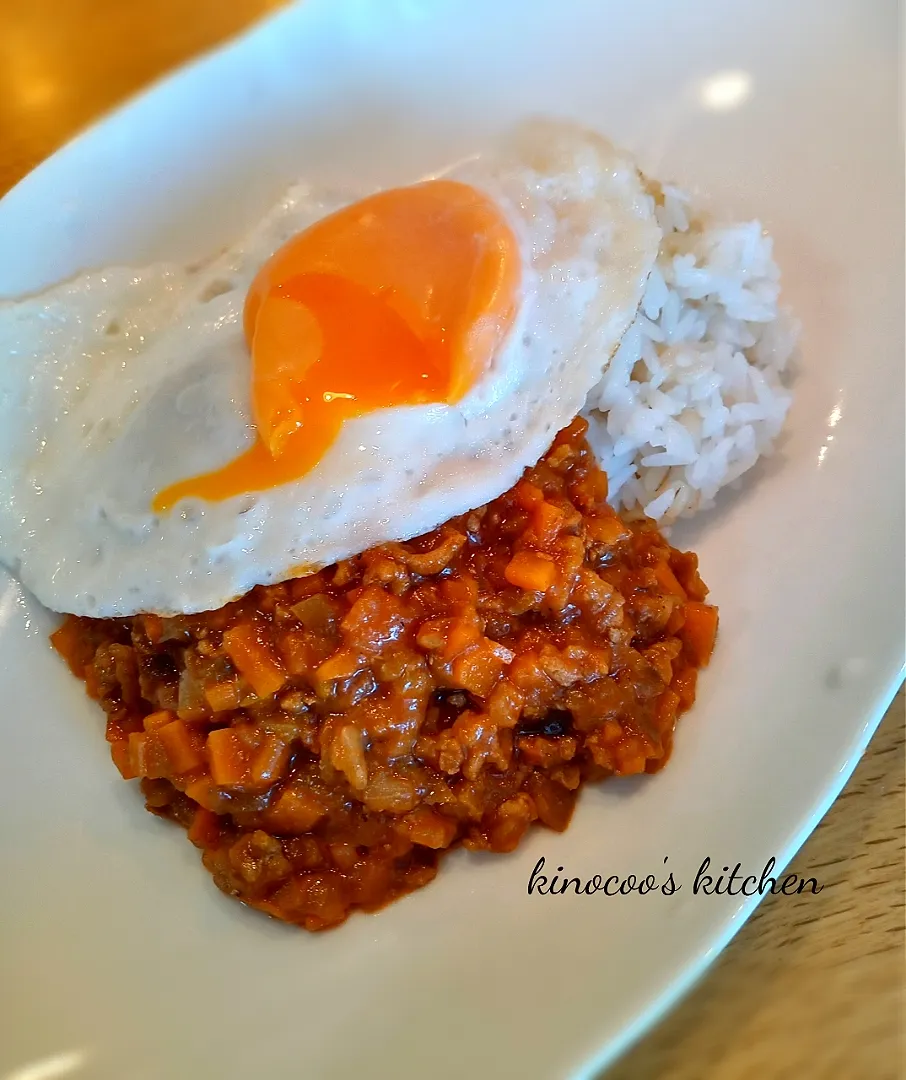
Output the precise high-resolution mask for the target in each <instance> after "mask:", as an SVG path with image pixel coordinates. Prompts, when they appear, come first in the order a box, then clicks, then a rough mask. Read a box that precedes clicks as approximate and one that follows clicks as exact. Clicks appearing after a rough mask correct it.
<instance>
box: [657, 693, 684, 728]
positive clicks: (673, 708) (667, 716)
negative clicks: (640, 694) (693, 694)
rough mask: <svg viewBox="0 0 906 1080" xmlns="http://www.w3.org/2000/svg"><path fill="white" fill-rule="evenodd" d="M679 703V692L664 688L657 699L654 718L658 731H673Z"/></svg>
mask: <svg viewBox="0 0 906 1080" xmlns="http://www.w3.org/2000/svg"><path fill="white" fill-rule="evenodd" d="M679 703H680V698H679V694H677V693H675V692H674V691H673V690H670V689H667V690H665V691H664V692H663V694H661V696H660V697H659V698H658V699H657V712H656V719H657V727H658V730H659V731H673V728H674V727H675V725H676V714H677V710H678V709H679Z"/></svg>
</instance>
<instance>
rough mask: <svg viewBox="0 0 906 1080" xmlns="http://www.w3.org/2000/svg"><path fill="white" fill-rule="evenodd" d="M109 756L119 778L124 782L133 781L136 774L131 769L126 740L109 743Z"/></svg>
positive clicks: (130, 755) (127, 741)
mask: <svg viewBox="0 0 906 1080" xmlns="http://www.w3.org/2000/svg"><path fill="white" fill-rule="evenodd" d="M110 756H111V757H112V758H113V764H114V765H115V766H116V767H117V768H118V769H119V771H120V776H122V778H123V779H124V780H134V779H135V778H136V775H137V774H136V772H135V770H134V769H133V768H132V754H131V752H130V750H129V740H128V739H117V740H116V742H111V743H110Z"/></svg>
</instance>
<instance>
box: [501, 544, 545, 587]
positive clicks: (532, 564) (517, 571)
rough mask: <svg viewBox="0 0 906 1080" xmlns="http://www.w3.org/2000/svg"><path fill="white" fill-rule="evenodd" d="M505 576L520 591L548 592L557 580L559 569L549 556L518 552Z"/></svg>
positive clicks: (538, 552) (537, 552) (505, 571)
mask: <svg viewBox="0 0 906 1080" xmlns="http://www.w3.org/2000/svg"><path fill="white" fill-rule="evenodd" d="M503 576H504V577H505V578H506V580H507V581H508V582H509V583H510V585H515V586H516V588H518V589H528V590H530V591H534V592H547V590H548V589H549V588H550V587H551V585H553V584H554V582H555V581H556V580H557V567H556V565H555V563H554V561H553V560H552V559H551V558H550V556H549V555H543V554H541V552H540V551H517V552H516V554H515V555H514V556H513V557H512V559H510V561H509V562H508V563H507V567H506V569H505V570H504V572H503Z"/></svg>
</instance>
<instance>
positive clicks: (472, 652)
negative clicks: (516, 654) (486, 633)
mask: <svg viewBox="0 0 906 1080" xmlns="http://www.w3.org/2000/svg"><path fill="white" fill-rule="evenodd" d="M512 659H513V654H512V653H511V652H509V651H508V650H503V651H502V652H501V651H500V646H496V647H495V643H494V642H492V641H488V640H487V639H485V640H484V641H483V642H481V643H479V644H478V645H474V646H472V648H470V649H467V650H466V651H465V652H464V653H461V654H460V655H459V656H458V657H457V658H456V660H454V661H453V669H452V672H451V674H452V677H453V682H454V684H455V685H456V686H458V687H461V688H462V689H463V690H468V691H469V693H470V694H475V696H476V697H481V698H485V697H487V696H488V695H489V694H490V693H491V691H492V690H493V689H494V687H495V686H496V684H497V680H498V679H499V678H500V676H501V675H502V674H503V669H504V668H505V667H506V665H507V663H508V662H510V661H511V660H512Z"/></svg>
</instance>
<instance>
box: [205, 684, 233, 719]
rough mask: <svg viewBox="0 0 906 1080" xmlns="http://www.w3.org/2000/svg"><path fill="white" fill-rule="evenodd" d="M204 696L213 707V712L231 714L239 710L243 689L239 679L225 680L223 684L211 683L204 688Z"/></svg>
mask: <svg viewBox="0 0 906 1080" xmlns="http://www.w3.org/2000/svg"><path fill="white" fill-rule="evenodd" d="M204 696H205V700H206V701H207V703H208V704H209V705H210V706H211V712H215V713H220V712H230V711H231V710H232V709H238V708H239V703H240V702H241V700H242V688H241V687H240V685H239V680H238V679H225V680H224V681H223V682H214V683H209V684H208V685H207V686H206V687H205V688H204Z"/></svg>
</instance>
